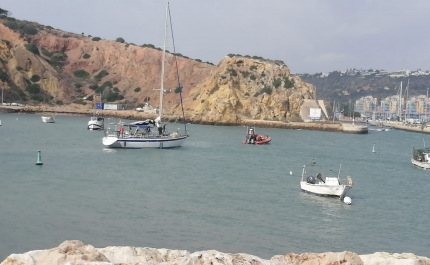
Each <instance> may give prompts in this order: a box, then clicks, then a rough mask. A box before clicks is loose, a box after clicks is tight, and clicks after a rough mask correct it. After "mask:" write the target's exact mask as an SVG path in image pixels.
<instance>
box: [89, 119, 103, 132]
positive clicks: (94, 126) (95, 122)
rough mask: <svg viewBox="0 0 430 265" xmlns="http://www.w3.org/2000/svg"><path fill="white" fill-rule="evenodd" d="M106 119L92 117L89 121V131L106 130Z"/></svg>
mask: <svg viewBox="0 0 430 265" xmlns="http://www.w3.org/2000/svg"><path fill="white" fill-rule="evenodd" d="M104 128H105V119H104V118H101V117H91V118H90V120H89V121H88V127H87V129H88V130H104Z"/></svg>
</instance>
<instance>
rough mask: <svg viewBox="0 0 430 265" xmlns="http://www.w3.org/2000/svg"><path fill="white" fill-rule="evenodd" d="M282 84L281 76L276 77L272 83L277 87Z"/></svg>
mask: <svg viewBox="0 0 430 265" xmlns="http://www.w3.org/2000/svg"><path fill="white" fill-rule="evenodd" d="M281 84H282V80H281V79H280V78H276V79H275V80H273V82H272V85H273V86H274V87H275V88H278V87H279V86H280V85H281Z"/></svg>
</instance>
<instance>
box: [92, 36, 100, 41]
mask: <svg viewBox="0 0 430 265" xmlns="http://www.w3.org/2000/svg"><path fill="white" fill-rule="evenodd" d="M91 40H92V41H99V40H101V38H99V37H94V38H92V39H91Z"/></svg>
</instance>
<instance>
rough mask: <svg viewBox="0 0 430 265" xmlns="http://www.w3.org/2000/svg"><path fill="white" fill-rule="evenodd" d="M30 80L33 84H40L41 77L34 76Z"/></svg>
mask: <svg viewBox="0 0 430 265" xmlns="http://www.w3.org/2000/svg"><path fill="white" fill-rule="evenodd" d="M30 80H31V82H39V81H40V76H38V75H33V76H32V77H31V78H30Z"/></svg>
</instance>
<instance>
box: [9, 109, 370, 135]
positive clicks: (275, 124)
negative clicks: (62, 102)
mask: <svg viewBox="0 0 430 265" xmlns="http://www.w3.org/2000/svg"><path fill="white" fill-rule="evenodd" d="M8 112H18V113H33V114H50V115H52V114H57V115H76V116H100V117H110V118H118V119H127V120H145V119H155V118H156V117H157V114H153V113H145V112H137V111H135V110H98V109H88V108H83V107H81V108H78V107H76V108H75V107H68V106H52V107H51V106H25V107H18V108H13V109H11V108H9V109H8ZM163 120H165V121H168V122H187V123H193V124H202V125H219V126H256V127H261V128H279V129H295V130H297V129H302V130H313V131H328V132H345V133H357V134H363V133H367V132H368V131H367V127H366V126H360V125H355V126H354V125H351V124H347V123H339V122H336V123H332V122H281V121H268V120H249V119H245V120H241V121H240V122H236V123H228V122H207V121H204V120H202V119H199V118H198V117H195V116H191V117H187V118H186V119H185V121H183V120H182V117H180V116H177V115H169V114H163Z"/></svg>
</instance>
